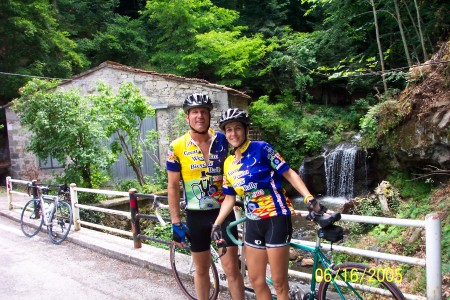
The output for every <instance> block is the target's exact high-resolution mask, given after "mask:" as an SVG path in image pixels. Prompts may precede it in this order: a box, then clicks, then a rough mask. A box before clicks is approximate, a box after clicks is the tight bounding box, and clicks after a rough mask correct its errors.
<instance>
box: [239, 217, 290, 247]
mask: <svg viewBox="0 0 450 300" xmlns="http://www.w3.org/2000/svg"><path fill="white" fill-rule="evenodd" d="M245 226H246V228H245V244H246V245H248V246H250V247H253V248H259V249H265V248H276V247H283V246H287V245H289V243H290V242H291V238H292V219H291V216H290V215H289V216H275V217H270V218H266V219H260V220H250V219H247V221H246V223H245Z"/></svg>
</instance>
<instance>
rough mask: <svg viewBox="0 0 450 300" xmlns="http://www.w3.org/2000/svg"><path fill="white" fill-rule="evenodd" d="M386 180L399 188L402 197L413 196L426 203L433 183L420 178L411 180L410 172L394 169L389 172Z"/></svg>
mask: <svg viewBox="0 0 450 300" xmlns="http://www.w3.org/2000/svg"><path fill="white" fill-rule="evenodd" d="M387 180H388V181H389V182H390V183H392V184H393V185H394V186H395V187H396V188H397V189H399V191H400V194H401V195H402V197H405V198H415V199H416V200H419V201H421V202H423V204H426V203H427V202H428V200H429V199H428V197H429V195H430V193H431V191H432V189H433V183H432V182H430V181H427V180H426V179H422V180H412V177H411V174H407V173H404V172H400V171H396V172H392V173H391V174H389V176H388V177H387Z"/></svg>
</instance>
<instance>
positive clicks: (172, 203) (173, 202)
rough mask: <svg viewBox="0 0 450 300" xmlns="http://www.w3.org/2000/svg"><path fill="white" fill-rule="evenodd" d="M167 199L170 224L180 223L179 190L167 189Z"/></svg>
mask: <svg viewBox="0 0 450 300" xmlns="http://www.w3.org/2000/svg"><path fill="white" fill-rule="evenodd" d="M167 197H168V202H169V211H170V219H171V220H172V224H174V223H179V222H181V216H180V188H175V187H172V188H170V187H169V188H168V189H167Z"/></svg>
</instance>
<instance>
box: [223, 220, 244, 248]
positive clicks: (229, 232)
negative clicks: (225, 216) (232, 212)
mask: <svg viewBox="0 0 450 300" xmlns="http://www.w3.org/2000/svg"><path fill="white" fill-rule="evenodd" d="M246 219H247V217H243V218H242V219H239V220H236V221H234V222H231V223H230V224H228V226H227V228H226V230H227V234H228V237H229V238H230V239H231V240H232V241H233V243H235V244H236V245H238V246H242V245H243V244H244V243H243V242H242V241H239V240H237V239H236V238H235V237H234V235H233V234H232V233H231V228H232V227H234V226H237V225H239V224H241V223H243V222H245V220H246Z"/></svg>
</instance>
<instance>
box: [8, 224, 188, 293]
mask: <svg viewBox="0 0 450 300" xmlns="http://www.w3.org/2000/svg"><path fill="white" fill-rule="evenodd" d="M0 245H1V247H0V274H1V276H0V277H1V281H0V298H1V299H8V300H15V299H17V300H23V299H28V300H33V299H47V300H53V299H80V300H81V299H83V300H85V299H89V300H96V299H99V300H100V299H126V300H130V299H184V296H183V295H182V293H181V291H180V290H179V289H178V287H177V286H176V283H175V281H174V280H173V278H172V277H171V276H170V275H168V274H162V273H157V272H151V271H149V270H148V269H145V268H142V267H138V266H135V265H132V264H129V263H125V262H121V261H119V260H116V259H113V258H110V257H108V256H105V255H103V254H99V253H96V252H94V251H92V250H89V249H86V248H83V247H81V246H78V245H75V244H73V243H70V242H67V241H65V242H63V243H62V244H61V245H54V244H52V243H51V242H50V240H49V238H48V236H47V235H46V234H45V233H43V232H41V233H39V234H38V235H37V236H35V237H33V238H27V237H25V236H24V234H23V233H22V231H21V230H20V226H19V223H17V222H15V221H13V220H10V219H8V218H6V217H4V216H0Z"/></svg>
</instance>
